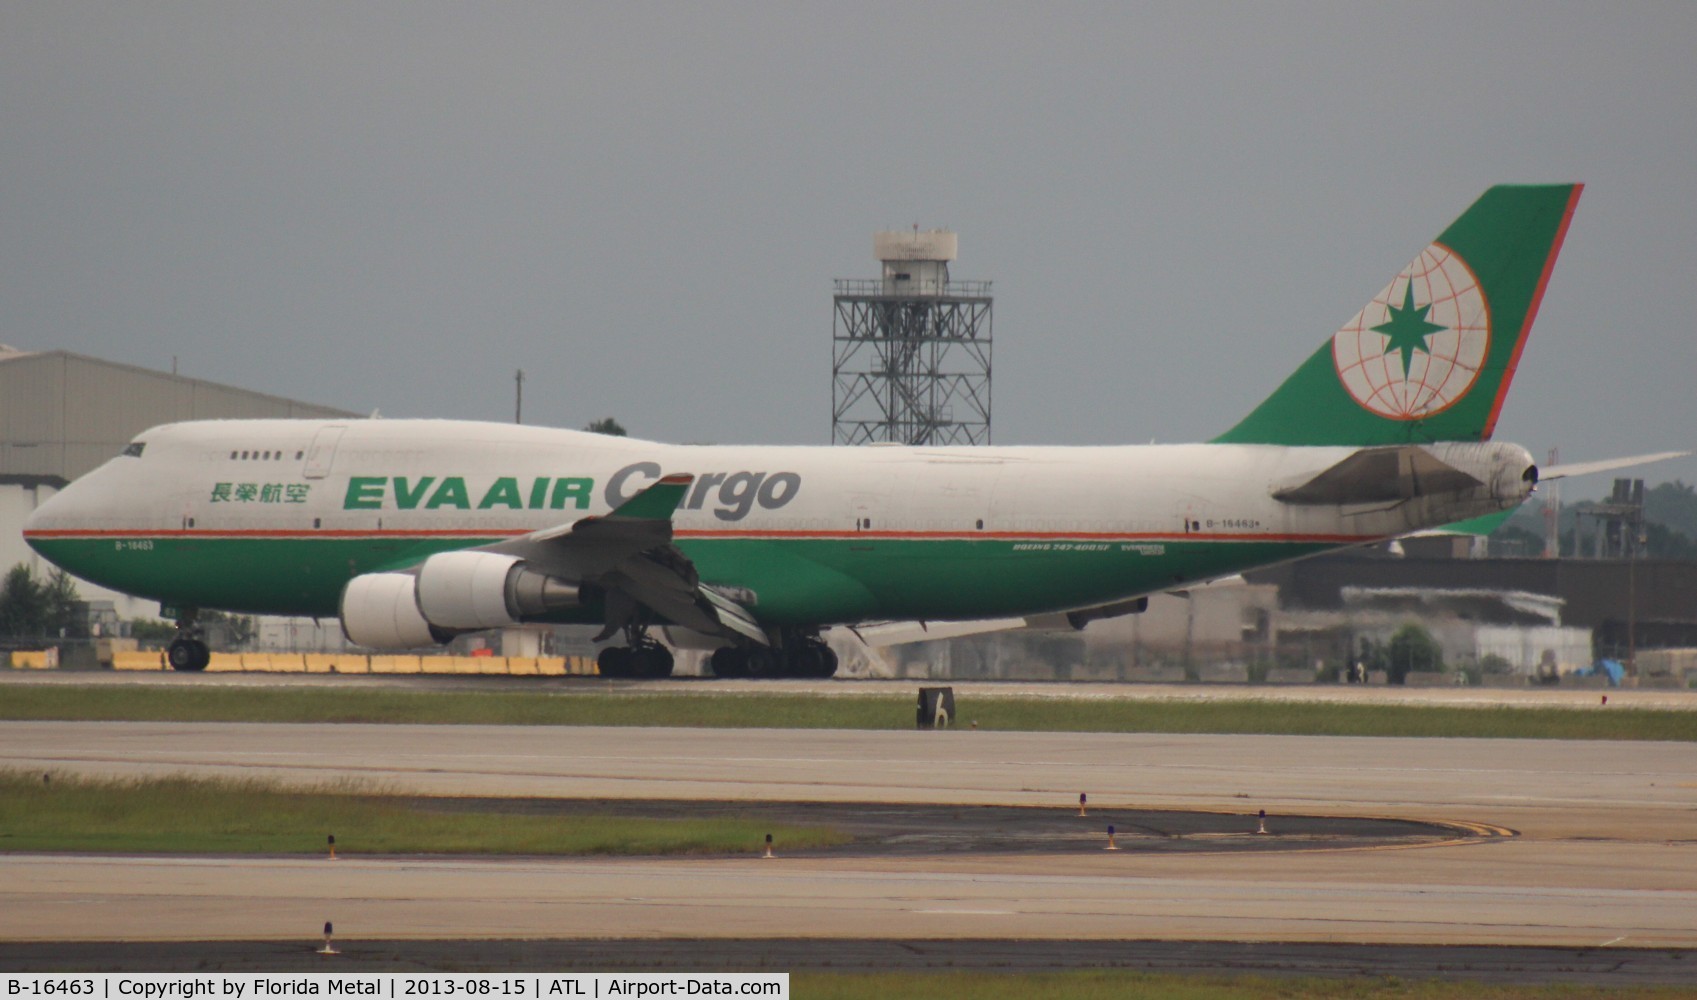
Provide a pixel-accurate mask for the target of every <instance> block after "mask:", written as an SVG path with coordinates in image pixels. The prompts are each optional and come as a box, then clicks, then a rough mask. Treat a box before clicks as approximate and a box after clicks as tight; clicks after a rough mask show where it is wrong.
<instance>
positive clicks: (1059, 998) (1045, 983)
mask: <svg viewBox="0 0 1697 1000" xmlns="http://www.w3.org/2000/svg"><path fill="white" fill-rule="evenodd" d="M790 992H791V994H792V995H794V996H797V997H807V998H808V1000H884V998H887V997H939V998H942V997H960V998H963V1000H966V998H970V1000H1049V998H1055V1000H1110V998H1111V1000H1121V998H1125V997H1160V998H1161V1000H1268V998H1296V997H1301V998H1304V1000H1674V998H1676V997H1677V998H1689V997H1690V996H1691V990H1690V988H1689V987H1675V986H1574V985H1568V984H1556V985H1526V984H1514V983H1480V982H1466V981H1452V980H1409V979H1394V978H1379V979H1370V978H1365V977H1351V978H1341V979H1320V978H1315V977H1301V978H1296V977H1292V978H1282V977H1281V978H1276V979H1275V978H1270V977H1265V976H1180V975H1167V974H1159V973H1145V972H1129V971H1119V970H1102V971H1090V972H1055V973H1047V972H1044V973H1001V972H997V973H989V972H914V973H905V972H889V973H879V972H875V973H828V972H824V973H822V972H795V973H792V974H791V975H790Z"/></svg>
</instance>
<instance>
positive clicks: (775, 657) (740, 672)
mask: <svg viewBox="0 0 1697 1000" xmlns="http://www.w3.org/2000/svg"><path fill="white" fill-rule="evenodd" d="M708 663H709V664H710V665H711V666H712V667H713V675H714V676H715V677H821V678H823V677H832V676H834V675H835V674H836V672H837V654H836V653H833V652H832V651H831V647H829V646H827V645H825V644H824V643H823V642H821V641H820V640H819V639H818V638H817V637H815V636H807V637H801V638H794V639H792V640H791V641H789V642H787V643H785V644H784V645H782V646H773V647H767V646H725V647H722V648H720V649H716V650H714V651H713V657H712V659H711V660H709V661H708Z"/></svg>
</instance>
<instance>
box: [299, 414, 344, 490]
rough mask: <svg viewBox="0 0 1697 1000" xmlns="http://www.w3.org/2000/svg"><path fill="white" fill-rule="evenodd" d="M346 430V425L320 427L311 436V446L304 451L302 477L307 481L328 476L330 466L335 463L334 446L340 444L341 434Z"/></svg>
mask: <svg viewBox="0 0 1697 1000" xmlns="http://www.w3.org/2000/svg"><path fill="white" fill-rule="evenodd" d="M347 429H348V427H347V425H346V424H333V425H331V426H329V427H321V428H319V430H318V433H317V434H315V435H313V438H312V444H311V445H310V446H308V447H307V449H306V469H305V470H304V472H303V475H305V476H306V478H308V479H323V478H324V477H325V476H328V475H329V474H330V466H332V465H333V464H335V461H336V446H337V445H338V444H340V443H341V442H342V434H343V432H345V431H346V430H347Z"/></svg>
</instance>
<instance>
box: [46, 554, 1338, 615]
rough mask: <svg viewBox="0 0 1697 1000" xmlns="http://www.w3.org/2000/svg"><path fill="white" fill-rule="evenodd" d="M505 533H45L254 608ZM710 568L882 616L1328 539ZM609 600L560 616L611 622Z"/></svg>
mask: <svg viewBox="0 0 1697 1000" xmlns="http://www.w3.org/2000/svg"><path fill="white" fill-rule="evenodd" d="M498 540H499V539H497V538H467V537H407V536H395V535H386V536H377V537H359V536H354V537H349V536H339V537H319V538H298V537H289V538H276V537H234V538H231V537H216V538H207V537H170V536H166V537H159V536H141V537H137V538H133V539H132V538H122V537H112V536H110V535H107V536H101V537H98V538H68V537H60V538H41V539H37V540H36V544H37V547H38V548H39V549H40V550H41V552H42V554H43V555H45V556H46V557H47V558H49V559H51V560H53V561H54V562H55V563H58V564H60V565H65V566H71V567H74V568H75V571H76V573H77V574H78V575H79V576H82V577H84V578H86V579H88V580H91V581H93V582H95V583H98V584H100V585H101V586H104V587H109V588H111V589H113V590H118V591H122V592H124V593H130V594H136V595H138V596H141V597H147V598H151V599H154V600H158V601H161V602H163V603H165V604H170V605H174V606H187V607H199V608H219V609H224V610H228V611H237V612H243V613H250V614H277V615H304V616H313V617H321V618H331V617H335V616H336V615H337V614H338V605H339V602H340V600H341V594H342V588H343V586H344V585H345V584H346V583H347V581H348V580H349V579H350V578H352V577H353V576H355V575H357V574H360V573H370V572H377V571H382V570H392V569H398V568H404V567H409V566H413V565H416V564H417V563H418V562H420V561H422V560H423V559H424V558H426V557H427V556H430V555H432V554H433V553H436V552H442V551H447V550H450V549H461V548H466V547H468V546H474V545H482V544H487V543H490V542H494V541H498ZM677 545H678V548H680V549H681V550H683V552H684V553H685V554H686V555H687V556H688V557H689V558H690V559H691V560H692V561H693V562H694V563H695V566H696V567H697V569H698V570H699V571H700V574H701V579H702V580H704V581H708V582H711V583H715V584H719V585H721V586H726V587H739V588H743V589H746V590H749V591H752V592H753V593H754V594H755V595H756V597H757V604H756V605H755V607H754V608H752V610H753V611H754V612H755V614H756V615H757V616H758V617H759V618H760V619H761V620H762V621H764V622H766V623H768V624H773V625H805V624H826V623H834V622H854V621H867V620H875V619H881V618H895V617H900V618H904V619H936V620H945V619H952V618H965V617H972V618H984V617H1002V616H1014V615H1022V614H1029V613H1032V610H1033V608H1034V607H1042V608H1048V609H1054V610H1060V609H1066V608H1077V607H1087V606H1090V605H1093V604H1102V603H1107V602H1110V601H1113V600H1117V599H1120V598H1123V597H1126V596H1129V595H1133V594H1139V593H1150V592H1155V591H1160V590H1169V589H1173V588H1175V587H1179V586H1182V585H1183V584H1184V583H1186V582H1190V581H1195V580H1200V579H1207V578H1210V577H1215V576H1220V575H1225V574H1230V573H1232V572H1236V571H1239V570H1242V569H1247V568H1251V567H1254V566H1263V565H1267V564H1270V563H1276V562H1281V561H1284V560H1288V559H1295V558H1298V557H1300V556H1304V555H1309V554H1311V553H1313V552H1316V551H1319V550H1321V549H1325V548H1331V547H1334V546H1335V545H1336V542H1334V541H1329V540H1327V541H1322V540H1313V541H1308V540H1282V539H1281V540H1260V539H1244V540H1230V541H1221V540H1217V539H1215V540H1168V541H1162V542H1159V543H1148V542H1136V543H1131V542H1118V541H1100V540H1083V541H1065V540H1062V541H1057V540H1055V539H1040V540H1018V539H1007V538H998V539H985V540H980V539H954V538H943V539H934V538H926V539H914V538H902V537H887V536H880V537H864V538H863V537H847V538H772V539H760V538H747V537H739V538H723V539H716V538H690V539H679V540H678V541H677ZM599 610H600V609H599V608H598V607H594V606H590V607H586V608H584V609H582V612H581V614H579V615H577V616H575V617H571V616H568V617H564V618H562V619H560V620H561V621H574V620H575V621H584V622H590V621H598V620H599Z"/></svg>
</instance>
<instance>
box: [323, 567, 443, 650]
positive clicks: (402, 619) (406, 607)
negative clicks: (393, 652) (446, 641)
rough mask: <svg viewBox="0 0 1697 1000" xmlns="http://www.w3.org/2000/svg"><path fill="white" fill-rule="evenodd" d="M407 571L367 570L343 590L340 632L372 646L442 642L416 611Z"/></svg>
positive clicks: (413, 588) (409, 646)
mask: <svg viewBox="0 0 1697 1000" xmlns="http://www.w3.org/2000/svg"><path fill="white" fill-rule="evenodd" d="M416 584H417V581H416V579H415V578H414V577H413V575H412V574H410V573H366V574H364V575H363V576H356V577H354V578H353V579H352V580H349V581H348V585H347V587H346V589H344V590H343V591H342V633H343V634H344V635H346V636H347V637H348V641H350V642H352V643H354V644H355V645H358V646H367V647H369V648H371V649H417V648H418V647H420V646H430V645H435V644H437V643H440V642H442V639H440V638H438V637H437V635H436V633H435V632H434V631H433V630H432V629H431V628H430V622H428V621H426V620H425V617H424V615H422V614H420V613H419V610H418V598H417V596H416Z"/></svg>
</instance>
